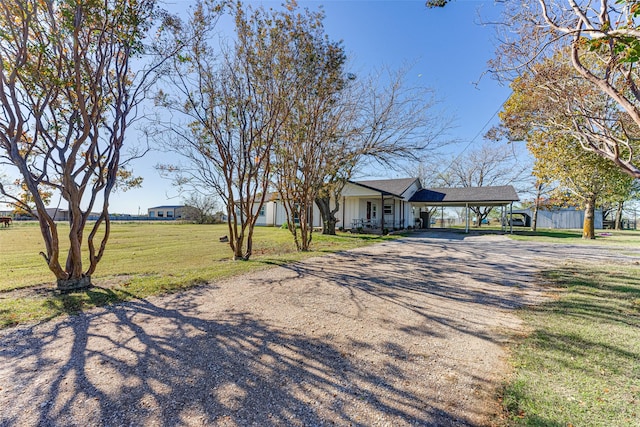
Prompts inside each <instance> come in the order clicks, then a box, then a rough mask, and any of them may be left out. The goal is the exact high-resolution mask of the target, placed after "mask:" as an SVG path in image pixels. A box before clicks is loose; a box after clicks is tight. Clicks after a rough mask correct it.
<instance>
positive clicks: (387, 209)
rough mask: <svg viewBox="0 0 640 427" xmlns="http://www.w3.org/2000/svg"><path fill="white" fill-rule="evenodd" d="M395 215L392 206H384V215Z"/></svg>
mask: <svg viewBox="0 0 640 427" xmlns="http://www.w3.org/2000/svg"><path fill="white" fill-rule="evenodd" d="M392 213H393V210H392V206H391V205H384V214H385V215H391V214H392Z"/></svg>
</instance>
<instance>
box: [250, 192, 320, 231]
mask: <svg viewBox="0 0 640 427" xmlns="http://www.w3.org/2000/svg"><path fill="white" fill-rule="evenodd" d="M256 206H257V204H256ZM286 222H287V211H286V210H285V208H284V205H283V203H282V200H280V194H278V193H267V195H266V196H265V198H264V204H263V205H262V208H261V209H260V212H259V213H258V219H257V220H256V225H263V226H267V227H280V226H281V225H282V224H285V223H286ZM312 225H313V227H321V226H322V216H321V215H320V210H319V209H318V207H317V206H316V205H315V204H314V205H313V224H312Z"/></svg>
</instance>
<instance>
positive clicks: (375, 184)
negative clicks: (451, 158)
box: [349, 178, 421, 197]
mask: <svg viewBox="0 0 640 427" xmlns="http://www.w3.org/2000/svg"><path fill="white" fill-rule="evenodd" d="M416 181H418V188H421V185H420V181H419V180H418V178H397V179H376V180H370V181H349V182H351V183H352V184H356V185H359V186H361V187H365V188H368V189H370V190H375V191H379V192H381V193H382V194H387V195H391V196H397V197H402V193H404V192H405V191H407V189H408V188H409V187H411V185H412V184H413V183H414V182H416Z"/></svg>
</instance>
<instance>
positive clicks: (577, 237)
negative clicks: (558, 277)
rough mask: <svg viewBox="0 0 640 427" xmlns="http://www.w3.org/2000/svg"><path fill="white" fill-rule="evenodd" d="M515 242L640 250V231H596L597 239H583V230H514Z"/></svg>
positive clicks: (510, 235) (512, 235)
mask: <svg viewBox="0 0 640 427" xmlns="http://www.w3.org/2000/svg"><path fill="white" fill-rule="evenodd" d="M509 237H510V238H511V239H513V240H519V241H529V242H546V243H576V244H585V245H590V244H591V245H603V244H604V245H621V246H636V247H638V248H640V231H637V230H625V231H617V230H596V238H595V239H591V240H590V239H586V240H585V239H582V230H551V229H544V230H538V231H535V232H533V231H530V230H528V229H526V230H524V229H514V234H509Z"/></svg>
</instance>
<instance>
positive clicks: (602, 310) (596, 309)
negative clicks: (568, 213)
mask: <svg viewBox="0 0 640 427" xmlns="http://www.w3.org/2000/svg"><path fill="white" fill-rule="evenodd" d="M543 277H544V279H546V281H548V282H549V283H550V286H551V287H552V290H553V295H554V299H553V300H552V301H551V302H548V303H545V304H542V305H539V306H535V307H532V308H529V309H526V310H523V312H522V316H523V318H524V320H525V323H526V325H527V328H528V329H529V330H530V331H531V332H530V334H528V336H527V337H526V338H524V339H523V340H522V341H521V342H519V343H517V344H516V345H515V346H513V348H512V362H513V364H514V367H515V370H516V371H515V375H514V377H513V380H512V381H511V382H510V383H509V384H508V385H507V386H506V387H505V390H504V395H503V406H504V407H505V409H506V411H507V418H508V422H509V424H510V425H517V426H521V425H522V426H630V425H640V267H638V266H637V265H585V264H579V263H578V264H576V263H571V264H569V263H567V264H566V265H564V266H562V267H561V268H557V269H550V270H548V271H544V272H543Z"/></svg>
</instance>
